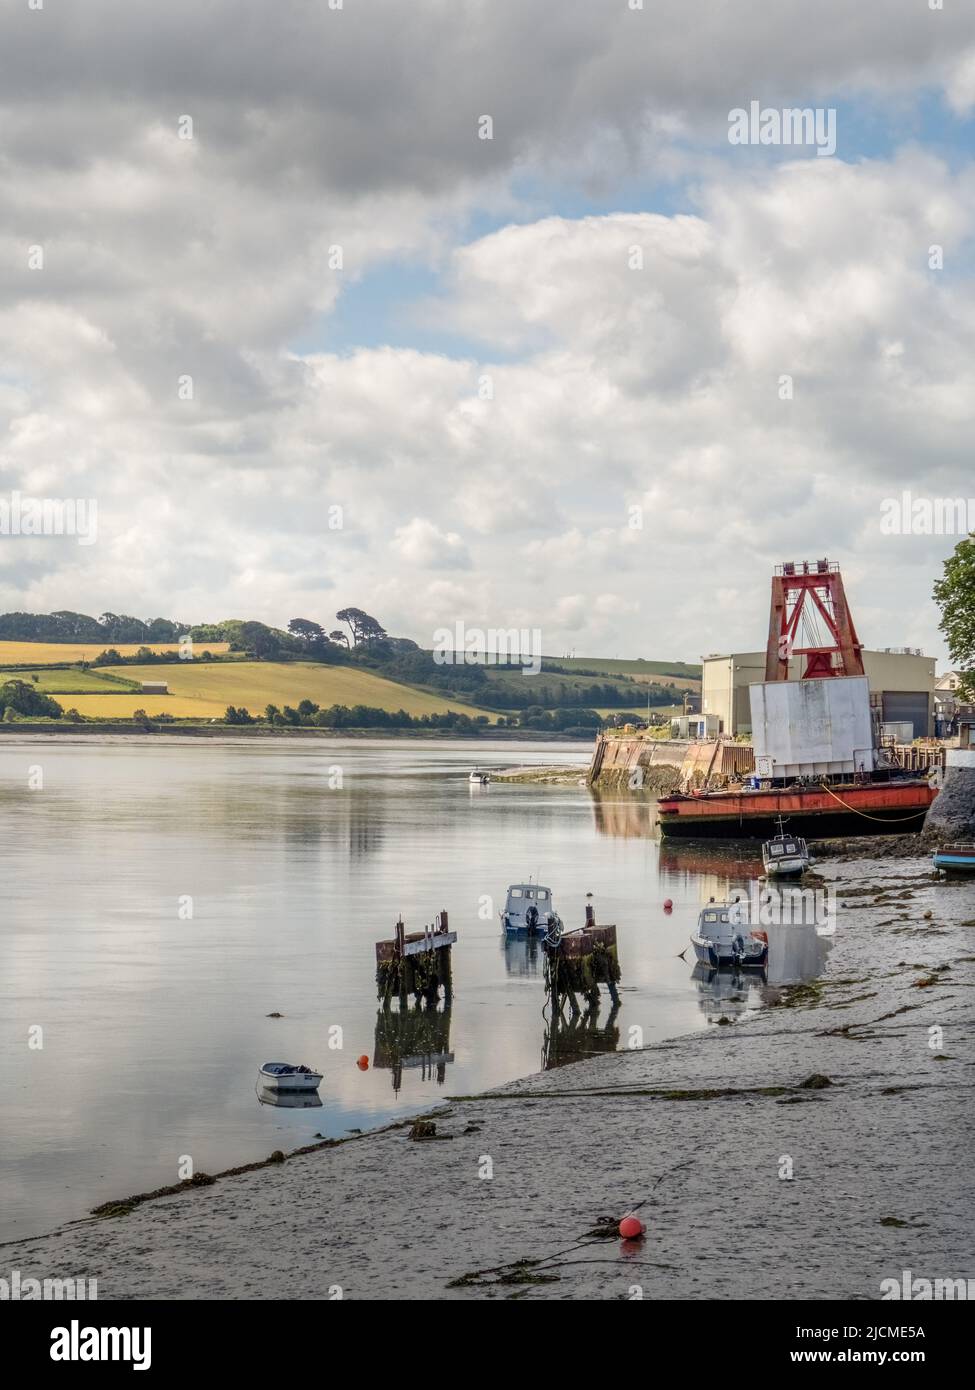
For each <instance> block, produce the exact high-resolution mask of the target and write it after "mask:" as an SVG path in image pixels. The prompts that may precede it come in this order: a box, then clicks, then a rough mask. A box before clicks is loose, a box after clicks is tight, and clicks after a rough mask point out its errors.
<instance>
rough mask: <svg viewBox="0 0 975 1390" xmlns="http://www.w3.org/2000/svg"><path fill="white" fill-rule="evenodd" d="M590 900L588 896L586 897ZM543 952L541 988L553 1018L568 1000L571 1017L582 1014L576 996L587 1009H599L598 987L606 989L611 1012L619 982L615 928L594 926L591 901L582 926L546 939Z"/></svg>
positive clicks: (614, 1004) (617, 1001)
mask: <svg viewBox="0 0 975 1390" xmlns="http://www.w3.org/2000/svg"><path fill="white" fill-rule="evenodd" d="M589 896H590V897H591V895H589ZM543 945H544V949H545V988H546V989H547V990H548V992H549V993H550V994H551V996H552V1014H553V1017H557V1016H560V1015H561V1014H562V1011H563V1009H564V1008H565V1004H566V1001H568V1005H569V1008H570V1010H571V1012H572V1015H573V1017H577V1016H578V1015H579V1014H581V1013H582V1010H581V1009H580V1008H579V1001H578V999H577V998H576V995H577V994H581V995H582V996H583V997H584V999H585V1000H586V1004H587V1005H588V1008H589V1009H590V1010H592V1009H596V1008H598V1007H599V986H600V985H601V984H604V985H605V986H606V988H607V989H608V990H609V995H610V998H611V999H612V1001H613V1007H614V1009H616V1008H618V1007H619V1004H620V996H619V990H618V989H617V988H616V986H617V985H618V984H619V981H620V979H621V971H620V962H619V952H618V950H617V945H616V927H615V926H606V927H597V925H596V913H595V910H594V909H593V906H592V903H591V901H589V902H587V903H586V925H585V926H584V927H582V928H581V929H580V930H578V931H570V932H565V933H563V934H562V935H561V936H559V937H558V938H557V939H555V940H553V939H549V938H547V939H546V940H545V941H544V943H543Z"/></svg>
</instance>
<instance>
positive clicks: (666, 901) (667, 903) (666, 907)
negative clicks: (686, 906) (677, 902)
mask: <svg viewBox="0 0 975 1390" xmlns="http://www.w3.org/2000/svg"><path fill="white" fill-rule="evenodd" d="M673 905H674V904H673V903H672V901H671V900H670V898H664V912H669V911H670V909H671V908H672V907H673Z"/></svg>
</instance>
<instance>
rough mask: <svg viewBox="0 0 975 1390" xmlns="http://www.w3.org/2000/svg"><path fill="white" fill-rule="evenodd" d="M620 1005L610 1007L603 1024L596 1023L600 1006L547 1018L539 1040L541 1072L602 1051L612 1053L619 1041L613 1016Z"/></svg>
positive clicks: (579, 1060) (617, 1011) (618, 1031)
mask: <svg viewBox="0 0 975 1390" xmlns="http://www.w3.org/2000/svg"><path fill="white" fill-rule="evenodd" d="M619 1011H620V1006H619V1005H618V1004H614V1005H612V1006H611V1008H610V1010H609V1013H608V1014H607V1016H606V1020H605V1022H604V1023H600V1022H599V1014H600V1008H599V1006H598V1005H597V1006H596V1008H593V1009H587V1010H586V1012H585V1013H581V1014H576V1015H575V1017H571V1016H570V1017H569V1018H561V1017H559V1016H558V1015H556V1017H555V1018H546V1021H545V1037H544V1040H543V1042H542V1071H550V1070H552V1068H554V1067H564V1066H566V1064H567V1063H569V1062H581V1061H582V1060H583V1059H584V1058H586V1057H595V1056H598V1055H599V1054H600V1053H602V1052H615V1051H616V1050H617V1048H618V1047H619V1043H620V1030H619V1028H618V1027H617V1026H616V1016H617V1014H618V1013H619Z"/></svg>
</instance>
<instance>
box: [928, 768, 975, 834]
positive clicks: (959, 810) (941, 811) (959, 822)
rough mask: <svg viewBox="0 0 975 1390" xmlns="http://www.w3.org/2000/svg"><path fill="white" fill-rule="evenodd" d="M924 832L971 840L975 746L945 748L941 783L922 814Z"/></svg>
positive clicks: (974, 826)
mask: <svg viewBox="0 0 975 1390" xmlns="http://www.w3.org/2000/svg"><path fill="white" fill-rule="evenodd" d="M924 830H925V833H926V834H932V835H937V836H938V837H940V838H941V839H945V840H975V748H949V749H948V751H947V754H946V757H945V771H944V783H943V784H942V787H941V791H940V792H939V793H938V795H937V796H936V797H935V799H934V801H932V803H931V805H930V807H929V808H928V814H927V815H926V816H925V818H924Z"/></svg>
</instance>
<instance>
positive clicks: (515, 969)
mask: <svg viewBox="0 0 975 1390" xmlns="http://www.w3.org/2000/svg"><path fill="white" fill-rule="evenodd" d="M501 950H502V951H503V952H504V968H505V970H506V971H507V972H508V974H509V975H521V976H524V977H526V978H527V977H528V976H534V975H537V974H538V973H539V971H540V970H541V969H542V966H543V965H544V964H545V956H544V953H543V952H542V950H541V949H540V947H539V939H538V937H537V936H521V937H518V936H508V934H507V933H506V932H502V933H501Z"/></svg>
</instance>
